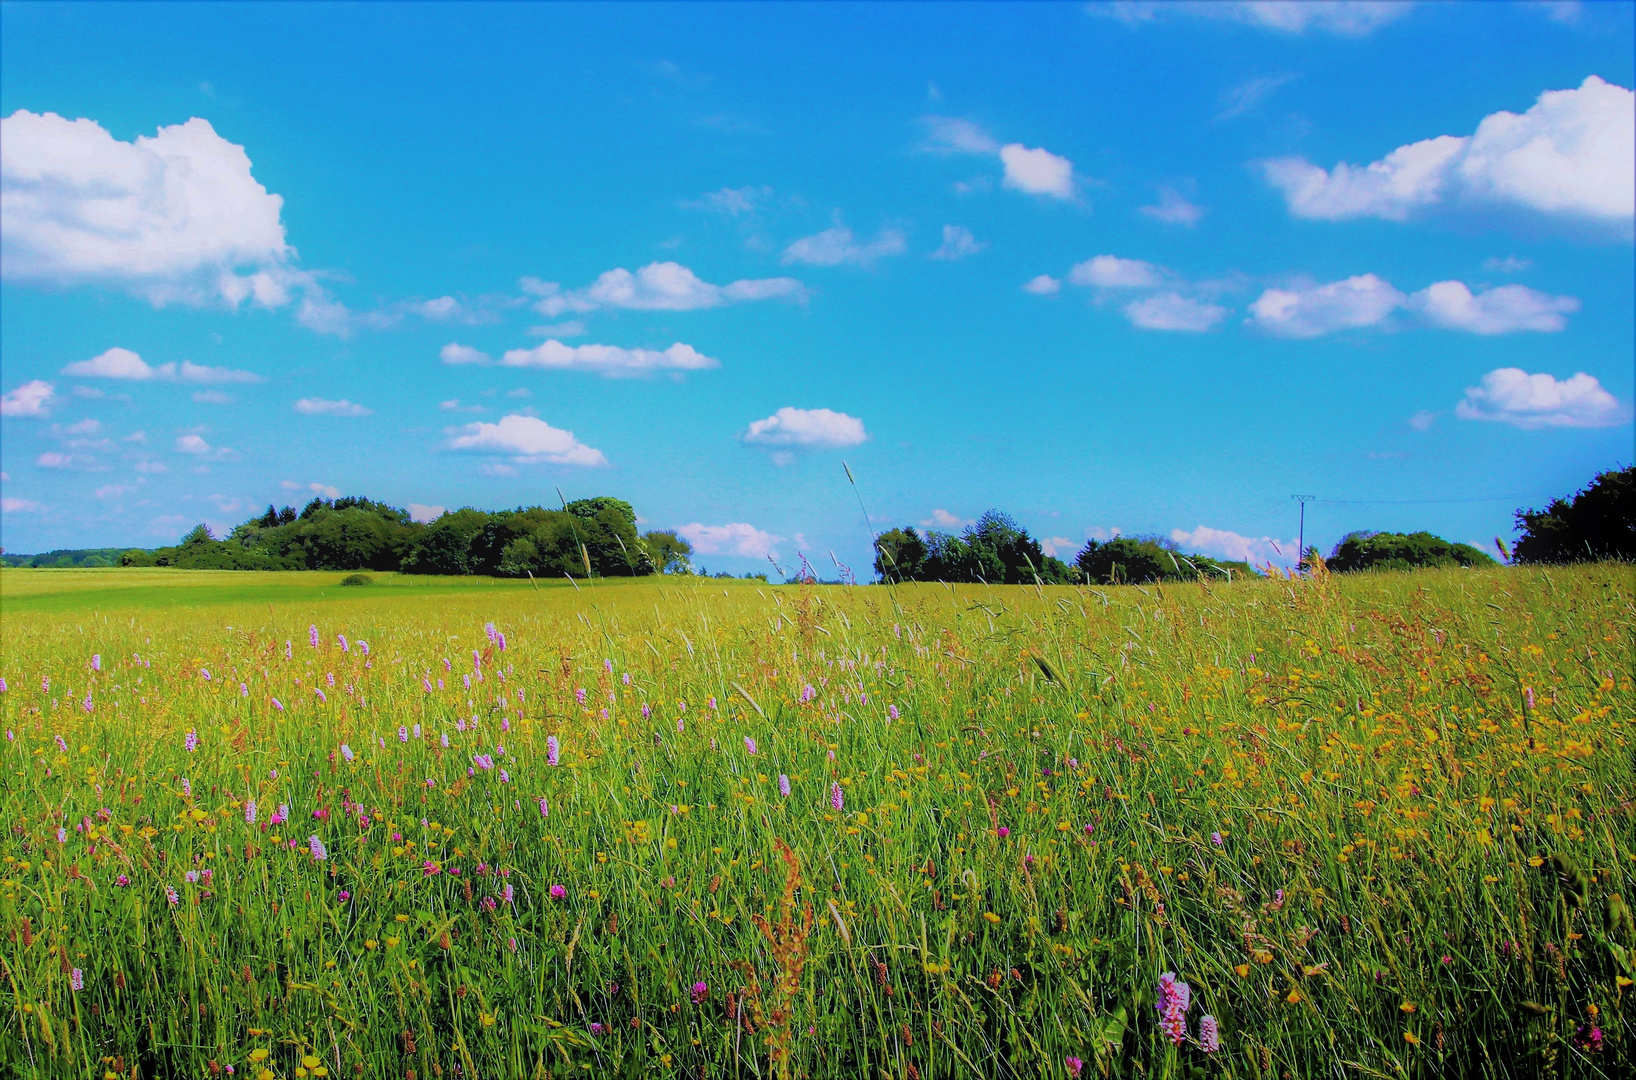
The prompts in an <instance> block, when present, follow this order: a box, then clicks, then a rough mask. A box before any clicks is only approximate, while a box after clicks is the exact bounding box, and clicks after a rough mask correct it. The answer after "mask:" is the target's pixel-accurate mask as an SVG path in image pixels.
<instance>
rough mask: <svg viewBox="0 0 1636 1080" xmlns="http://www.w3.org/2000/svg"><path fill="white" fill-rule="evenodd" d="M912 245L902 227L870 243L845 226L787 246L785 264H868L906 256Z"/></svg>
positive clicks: (815, 234)
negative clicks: (863, 241) (897, 256)
mask: <svg viewBox="0 0 1636 1080" xmlns="http://www.w3.org/2000/svg"><path fill="white" fill-rule="evenodd" d="M908 248H909V244H908V241H907V240H906V239H905V238H904V235H903V231H902V230H901V229H892V228H885V229H882V230H881V231H880V233H879V234H878V235H877V236H876V237H875V239H873V240H871V241H869V242H868V243H860V242H859V241H858V239H857V237H855V236H854V235H853V234H852V230H851V229H849V228H847V227H846V226H845V225H837V226H835V227H834V228H832V229H825V230H824V231H823V232H821V233H814V234H813V235H812V236H804V237H802V238H801V239H799V240H797V241H795V242H794V243H792V244H791V245H790V246H789V247H787V248H785V249H784V263H785V264H786V265H788V264H790V263H805V264H807V265H809V266H841V265H855V266H868V265H870V264H872V263H873V262H874V261H875V260H876V259H880V258H884V257H886V256H888V255H902V254H903V253H904V252H905V251H907V250H908Z"/></svg>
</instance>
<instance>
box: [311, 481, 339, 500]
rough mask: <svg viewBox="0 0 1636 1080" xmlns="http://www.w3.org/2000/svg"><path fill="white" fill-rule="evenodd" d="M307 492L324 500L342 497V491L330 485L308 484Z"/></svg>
mask: <svg viewBox="0 0 1636 1080" xmlns="http://www.w3.org/2000/svg"><path fill="white" fill-rule="evenodd" d="M307 490H308V491H310V492H312V493H313V494H314V495H317V496H319V497H320V498H324V499H339V498H340V497H341V489H340V488H336V487H330V486H329V485H328V484H318V483H312V484H308V485H307Z"/></svg>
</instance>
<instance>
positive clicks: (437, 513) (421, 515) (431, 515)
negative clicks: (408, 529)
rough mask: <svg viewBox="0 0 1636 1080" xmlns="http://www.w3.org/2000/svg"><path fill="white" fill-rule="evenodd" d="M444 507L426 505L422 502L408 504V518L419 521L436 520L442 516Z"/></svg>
mask: <svg viewBox="0 0 1636 1080" xmlns="http://www.w3.org/2000/svg"><path fill="white" fill-rule="evenodd" d="M443 511H444V507H441V506H427V505H425V504H424V503H410V504H409V520H410V521H419V522H421V523H425V522H429V521H436V520H437V519H438V518H440V517H442V516H443Z"/></svg>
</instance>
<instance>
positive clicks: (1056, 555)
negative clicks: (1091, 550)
mask: <svg viewBox="0 0 1636 1080" xmlns="http://www.w3.org/2000/svg"><path fill="white" fill-rule="evenodd" d="M1040 550H1041V551H1043V552H1045V553H1046V554H1047V555H1049V556H1051V557H1052V558H1053V559H1067V558H1072V557H1073V555H1074V553H1075V552H1077V551H1078V550H1079V545H1078V544H1076V543H1074V542H1073V541H1072V540H1070V539H1068V538H1067V537H1066V536H1042V537H1040Z"/></svg>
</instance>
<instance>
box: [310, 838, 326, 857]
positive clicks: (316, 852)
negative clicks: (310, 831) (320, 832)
mask: <svg viewBox="0 0 1636 1080" xmlns="http://www.w3.org/2000/svg"><path fill="white" fill-rule="evenodd" d="M307 850H308V851H310V852H312V857H313V858H315V859H317V860H318V861H319V862H323V861H324V860H325V859H327V858H329V852H327V851H325V850H324V842H323V841H322V840H320V839H318V837H316V836H309V837H307Z"/></svg>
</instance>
